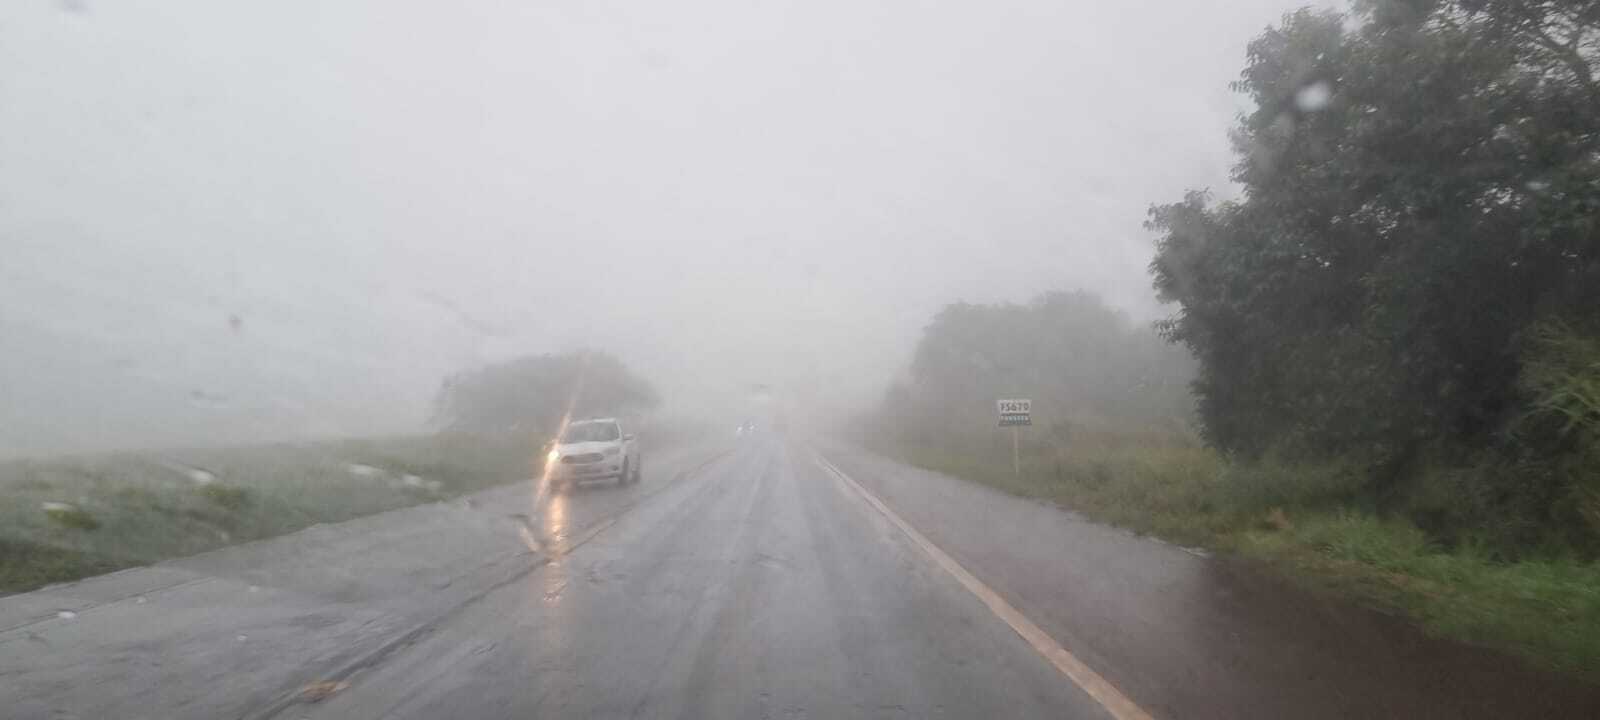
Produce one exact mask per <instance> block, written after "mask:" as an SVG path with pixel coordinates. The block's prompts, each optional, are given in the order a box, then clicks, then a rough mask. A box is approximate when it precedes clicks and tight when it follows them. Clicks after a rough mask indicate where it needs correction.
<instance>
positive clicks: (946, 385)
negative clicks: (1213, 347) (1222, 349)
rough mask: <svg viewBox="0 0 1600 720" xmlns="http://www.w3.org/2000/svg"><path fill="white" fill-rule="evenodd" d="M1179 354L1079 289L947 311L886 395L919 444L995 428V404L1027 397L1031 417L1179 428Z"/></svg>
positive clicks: (1185, 404) (1185, 405) (1182, 357)
mask: <svg viewBox="0 0 1600 720" xmlns="http://www.w3.org/2000/svg"><path fill="white" fill-rule="evenodd" d="M1191 376H1192V361H1191V360H1190V359H1189V358H1188V356H1187V353H1185V352H1183V351H1181V350H1178V349H1176V348H1172V347H1170V346H1167V345H1166V344H1165V343H1163V342H1162V341H1161V339H1160V338H1159V337H1158V336H1157V335H1156V334H1155V333H1154V332H1152V331H1151V330H1150V329H1148V328H1140V327H1136V326H1134V325H1133V324H1132V323H1130V322H1129V321H1128V319H1127V318H1126V317H1125V316H1123V315H1122V314H1121V313H1118V312H1116V311H1115V310H1112V309H1111V308H1108V307H1106V305H1105V304H1104V303H1102V302H1101V301H1100V299H1099V298H1097V297H1095V296H1093V295H1090V294H1088V293H1084V292H1058V293H1049V294H1045V295H1041V296H1039V297H1037V298H1034V299H1033V300H1032V301H1031V302H1029V303H1028V304H1026V305H1015V304H999V305H974V304H968V303H955V304H952V305H947V306H945V308H944V309H943V310H941V311H940V312H939V314H938V315H936V316H935V317H934V319H933V322H932V323H931V324H930V325H928V327H926V328H925V329H924V330H923V333H922V338H921V340H920V341H918V343H917V348H916V353H915V355H914V356H913V358H912V361H911V366H910V368H909V370H908V372H907V377H906V379H905V380H904V381H903V382H901V383H897V384H895V385H893V386H891V388H890V389H889V392H888V394H887V395H886V396H885V399H884V404H885V406H886V408H887V409H888V410H889V411H890V412H892V413H894V418H893V424H894V425H895V426H896V427H900V428H902V429H904V430H906V431H907V432H909V433H911V434H914V435H919V436H920V439H921V440H923V441H927V442H939V441H941V440H943V439H947V438H949V437H951V436H952V435H954V436H961V435H971V434H973V431H974V429H975V428H987V427H990V426H992V425H994V423H995V415H994V413H995V406H994V402H995V400H996V398H999V397H1005V396H1017V395H1022V396H1029V397H1032V398H1034V399H1035V403H1034V411H1035V417H1034V421H1035V422H1036V423H1039V424H1042V425H1046V426H1050V425H1054V424H1058V423H1059V424H1067V423H1081V424H1088V425H1096V426H1117V427H1119V428H1123V429H1132V428H1135V427H1137V428H1139V429H1147V428H1149V427H1152V426H1170V425H1172V424H1173V423H1174V422H1178V423H1182V422H1183V421H1185V420H1186V419H1187V418H1188V416H1189V413H1190V406H1191V404H1192V400H1191V398H1190V396H1189V392H1188V390H1187V388H1186V383H1187V381H1188V379H1189V378H1190V377H1191Z"/></svg>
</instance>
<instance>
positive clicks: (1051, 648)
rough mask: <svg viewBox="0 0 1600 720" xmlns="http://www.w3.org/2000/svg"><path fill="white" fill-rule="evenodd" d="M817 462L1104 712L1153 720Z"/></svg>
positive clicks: (1120, 719) (1122, 719) (849, 481)
mask: <svg viewBox="0 0 1600 720" xmlns="http://www.w3.org/2000/svg"><path fill="white" fill-rule="evenodd" d="M816 460H817V467H820V468H822V469H823V470H824V471H825V472H827V473H829V474H831V475H833V476H834V477H835V478H837V479H839V480H841V481H843V482H844V483H845V484H846V485H849V486H850V487H851V488H853V489H854V490H855V491H856V492H857V493H859V494H860V495H861V497H862V498H864V499H865V500H866V501H867V504H869V505H871V506H872V507H873V509H875V510H877V511H878V513H879V514H881V515H883V516H884V517H885V518H887V519H888V520H889V522H890V523H893V524H894V526H895V527H898V528H900V531H901V532H903V533H905V534H906V537H908V538H911V541H912V542H914V543H916V544H917V546H918V547H920V548H922V551H923V552H925V553H927V554H928V556H929V557H931V558H933V561H934V562H935V563H937V564H938V565H939V567H941V568H943V569H944V571H945V572H947V573H950V574H951V575H952V576H954V577H955V579H956V580H957V581H958V582H960V583H961V585H962V586H963V587H965V588H966V589H967V590H969V591H971V592H972V594H973V595H977V596H978V599H979V600H982V601H983V604H984V605H987V606H989V610H990V611H991V612H993V613H994V614H995V616H996V617H998V618H1000V619H1001V620H1002V621H1004V622H1005V623H1006V624H1007V625H1010V626H1011V629H1012V630H1015V631H1016V633H1017V634H1018V635H1020V636H1022V639H1023V640H1026V641H1027V642H1028V644H1029V645H1032V646H1033V649H1034V650H1036V651H1038V652H1039V654H1040V655H1043V656H1044V657H1045V659H1046V660H1049V661H1050V664H1052V665H1055V666H1056V669H1057V670H1059V671H1061V674H1062V675H1065V676H1067V679H1068V680H1071V681H1072V682H1073V683H1076V684H1077V686H1078V687H1080V688H1083V691H1084V692H1085V693H1088V695H1089V697H1091V698H1094V700H1095V702H1098V703H1100V706H1101V707H1103V708H1105V709H1106V712H1108V713H1111V716H1112V717H1114V718H1116V720H1152V718H1151V717H1150V714H1149V713H1147V712H1145V711H1144V709H1143V708H1140V707H1139V706H1138V705H1135V704H1134V703H1133V701H1132V700H1129V699H1128V696H1126V695H1123V694H1122V691H1120V690H1118V689H1117V688H1116V686H1115V685H1112V684H1111V683H1110V682H1109V681H1107V680H1106V679H1105V678H1103V677H1101V676H1100V673H1097V672H1095V671H1094V669H1093V668H1091V667H1089V666H1088V665H1085V664H1084V663H1083V661H1082V660H1079V659H1078V658H1077V656H1076V655H1073V654H1072V653H1070V652H1067V649H1066V648H1064V647H1061V643H1058V642H1056V640H1055V638H1052V637H1050V635H1049V633H1046V632H1045V631H1044V630H1042V629H1040V628H1039V626H1038V625H1035V624H1034V623H1033V621H1032V620H1029V619H1028V618H1027V616H1025V615H1023V614H1022V612H1021V611H1019V610H1017V609H1016V608H1015V607H1013V606H1012V605H1011V603H1008V602H1006V600H1005V598H1002V597H1000V595H999V593H996V592H995V591H994V590H992V589H990V588H989V586H988V585H985V584H983V581H982V580H979V579H978V578H977V577H975V576H973V574H972V573H970V572H967V569H966V568H964V567H962V566H961V563H958V562H956V560H955V558H952V557H950V556H949V555H948V554H946V553H945V551H943V550H940V549H939V546H938V545H934V544H933V542H932V541H931V540H929V539H928V538H926V537H924V536H923V535H922V533H920V532H917V529H916V528H914V527H912V526H911V524H910V523H908V522H906V521H905V520H902V519H901V518H900V516H899V515H897V514H895V512H894V511H893V510H890V509H889V506H888V505H885V504H884V503H883V501H882V500H879V499H878V496H877V495H874V494H872V492H871V491H870V490H867V489H866V488H865V487H862V485H861V483H858V482H856V481H855V478H852V477H850V476H849V475H846V474H845V473H844V471H843V470H840V469H839V468H837V467H834V465H833V463H830V462H828V461H827V459H825V458H823V457H822V455H821V454H818V455H817V456H816Z"/></svg>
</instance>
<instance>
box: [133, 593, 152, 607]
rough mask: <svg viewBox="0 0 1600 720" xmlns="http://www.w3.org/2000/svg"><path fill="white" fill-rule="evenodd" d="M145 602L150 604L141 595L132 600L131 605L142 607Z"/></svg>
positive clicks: (147, 599)
mask: <svg viewBox="0 0 1600 720" xmlns="http://www.w3.org/2000/svg"><path fill="white" fill-rule="evenodd" d="M147 602H150V598H147V597H145V596H143V595H140V596H139V597H136V598H134V599H133V604H135V605H143V604H145V603H147Z"/></svg>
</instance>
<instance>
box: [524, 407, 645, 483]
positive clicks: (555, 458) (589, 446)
mask: <svg viewBox="0 0 1600 720" xmlns="http://www.w3.org/2000/svg"><path fill="white" fill-rule="evenodd" d="M546 461H547V465H546V474H547V475H548V476H549V477H550V485H551V487H554V488H570V487H573V486H575V485H577V484H578V483H579V482H581V481H584V480H610V479H613V478H615V479H616V481H617V484H619V485H626V484H628V483H635V482H639V473H640V472H641V468H640V465H639V443H638V441H637V440H636V439H635V438H634V436H633V434H632V433H625V432H623V431H622V423H620V422H618V421H617V419H616V418H594V419H592V420H579V421H577V422H572V423H568V424H567V429H566V430H563V431H562V433H561V437H559V438H556V442H555V446H554V447H553V448H551V450H550V454H549V456H548V457H547V458H546Z"/></svg>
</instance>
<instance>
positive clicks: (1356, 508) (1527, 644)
mask: <svg viewBox="0 0 1600 720" xmlns="http://www.w3.org/2000/svg"><path fill="white" fill-rule="evenodd" d="M876 449H877V450H879V451H881V452H885V453H887V454H890V455H894V456H897V457H900V458H901V459H904V460H906V461H908V462H911V463H912V464H915V465H918V466H921V467H924V468H927V469H930V470H936V471H940V472H944V473H947V474H950V475H955V476H957V477H962V478H966V479H969V480H973V481H977V482H981V483H984V484H987V485H991V486H994V487H996V488H999V489H1002V490H1006V491H1008V492H1012V493H1015V494H1018V495H1024V496H1028V497H1037V498H1042V499H1046V500H1051V501H1054V502H1057V503H1059V504H1061V505H1063V506H1065V507H1068V508H1071V509H1073V510H1075V511H1078V512H1081V513H1083V514H1084V515H1086V516H1088V517H1091V518H1094V519H1097V520H1100V521H1103V522H1109V523H1111V524H1114V525H1118V526H1121V527H1125V528H1128V529H1131V530H1134V531H1137V532H1142V533H1149V534H1153V535H1156V536H1159V537H1162V538H1164V539H1167V540H1170V541H1173V542H1178V543H1183V544H1187V545H1199V546H1204V547H1208V548H1211V549H1214V550H1219V551H1223V552H1229V553H1237V554H1238V555H1241V556H1244V557H1247V558H1251V559H1255V560H1261V561H1265V564H1266V565H1267V566H1268V567H1271V568H1274V569H1276V570H1277V571H1280V572H1283V573H1285V574H1287V575H1288V576H1290V577H1291V578H1293V579H1295V580H1296V581H1297V582H1299V583H1300V584H1302V585H1305V586H1309V587H1312V588H1313V589H1316V590H1319V591H1324V592H1332V593H1336V594H1338V595H1340V596H1344V597H1347V598H1351V599H1354V600H1356V601H1357V602H1359V603H1361V604H1363V605H1366V606H1369V607H1374V608H1377V609H1380V610H1383V611H1386V612H1391V613H1399V614H1403V615H1405V616H1407V617H1410V618H1411V619H1413V620H1414V621H1415V622H1417V624H1419V625H1420V626H1421V627H1422V628H1423V629H1424V630H1425V631H1427V632H1428V633H1430V634H1433V635H1436V636H1441V637H1447V638H1453V639H1456V640H1460V641H1464V642H1468V643H1472V644H1475V645H1480V646H1486V647H1492V648H1496V649H1500V650H1503V651H1507V652H1510V653H1512V654H1515V655H1518V656H1520V657H1522V658H1524V659H1526V660H1528V661H1530V662H1531V663H1533V664H1534V665H1536V666H1540V667H1545V668H1549V669H1553V670H1556V671H1559V672H1563V673H1566V674H1569V675H1573V676H1576V677H1579V678H1582V679H1584V680H1587V681H1589V682H1600V564H1597V563H1595V562H1587V561H1583V560H1580V559H1575V558H1572V557H1564V556H1561V555H1551V556H1549V557H1530V558H1524V559H1522V560H1520V561H1517V562H1503V561H1500V560H1497V559H1495V558H1493V557H1491V555H1492V554H1491V553H1489V552H1486V551H1484V550H1482V549H1480V548H1477V547H1474V546H1472V545H1471V544H1462V545H1458V546H1456V547H1444V546H1442V545H1441V544H1439V543H1436V542H1434V541H1432V540H1431V539H1430V538H1429V537H1428V536H1427V534H1425V533H1424V532H1423V531H1422V530H1420V529H1418V528H1417V527H1416V526H1415V525H1413V524H1411V523H1409V522H1407V521H1406V520H1404V519H1397V518H1390V517H1382V516H1380V514H1379V513H1377V512H1376V510H1375V509H1374V508H1372V507H1370V506H1368V505H1367V504H1366V503H1365V502H1363V501H1362V500H1361V498H1362V497H1363V493H1361V492H1360V490H1361V487H1362V485H1363V484H1364V482H1365V477H1364V475H1363V473H1362V472H1361V471H1360V470H1359V469H1356V468H1348V467H1339V466H1318V467H1309V466H1300V465H1293V464H1288V463H1282V462H1277V461H1273V460H1271V459H1268V460H1265V461H1262V462H1260V463H1255V464H1250V465H1243V464H1232V463H1229V462H1226V461H1225V460H1224V459H1223V458H1221V457H1219V456H1218V455H1217V454H1216V453H1214V452H1212V451H1210V450H1208V449H1206V448H1203V447H1199V446H1198V445H1196V444H1193V443H1191V442H1187V441H1183V440H1181V439H1174V440H1173V441H1170V442H1157V443H1139V444H1123V443H1115V442H1096V441H1094V439H1093V438H1090V439H1088V440H1086V441H1082V442H1075V443H1074V444H1073V446H1071V447H1068V448H1061V449H1042V448H1032V449H1030V450H1029V451H1028V452H1026V453H1025V454H1024V456H1023V462H1022V473H1021V474H1020V476H1019V475H1016V474H1013V472H1012V468H1011V457H1010V448H1009V446H1008V444H1001V443H988V444H985V445H966V446H961V445H951V444H944V445H941V446H938V447H934V446H930V445H910V444H901V445H895V446H886V447H878V448H876Z"/></svg>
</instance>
